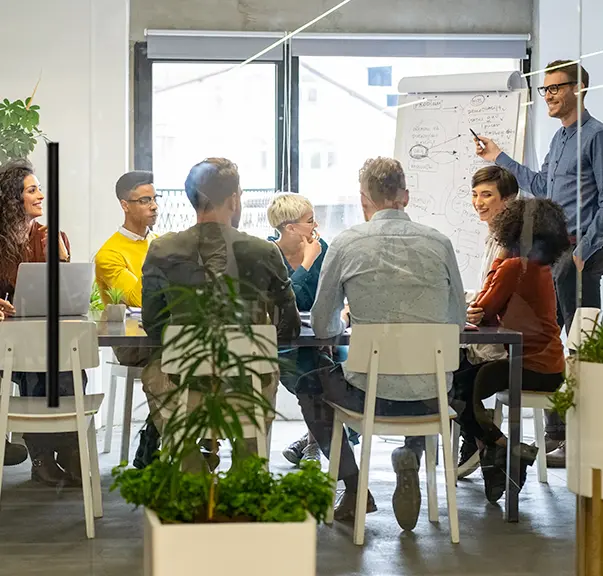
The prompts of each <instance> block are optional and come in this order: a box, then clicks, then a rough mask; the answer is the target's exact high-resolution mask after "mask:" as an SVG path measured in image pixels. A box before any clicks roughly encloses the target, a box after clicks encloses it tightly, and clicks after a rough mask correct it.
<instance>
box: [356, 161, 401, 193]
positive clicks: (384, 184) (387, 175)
mask: <svg viewBox="0 0 603 576" xmlns="http://www.w3.org/2000/svg"><path fill="white" fill-rule="evenodd" d="M359 176H360V178H359V180H360V184H362V185H363V186H365V187H366V189H367V190H368V191H369V193H370V195H371V198H372V200H374V201H375V202H380V201H381V202H382V201H383V200H395V199H396V198H397V196H398V193H399V192H400V191H401V190H406V177H405V176H404V170H403V169H402V164H400V162H398V160H395V159H394V158H384V157H382V156H379V157H378V158H369V159H368V160H367V161H366V162H365V163H364V166H363V167H362V168H361V169H360V174H359Z"/></svg>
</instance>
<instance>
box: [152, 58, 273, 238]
mask: <svg viewBox="0 0 603 576" xmlns="http://www.w3.org/2000/svg"><path fill="white" fill-rule="evenodd" d="M207 157H224V158H228V159H230V160H232V161H233V162H235V163H236V164H237V165H238V167H239V172H240V174H241V186H242V188H243V190H244V191H245V193H244V194H243V203H244V206H243V212H244V217H243V220H242V222H241V228H242V229H244V230H245V231H247V232H249V233H252V234H256V235H259V236H267V235H268V234H269V233H270V232H271V230H270V228H269V226H268V222H267V220H266V218H265V207H266V206H267V202H268V199H269V198H270V196H271V195H272V194H273V193H274V190H275V187H276V65H275V64H272V63H253V64H251V65H248V66H245V67H243V68H237V67H236V64H235V65H233V64H232V63H208V62H197V63H190V62H176V63H171V62H170V63H156V64H154V65H153V171H154V173H155V183H156V186H157V189H158V191H159V193H160V194H162V196H163V198H162V202H161V206H160V210H161V214H160V217H159V221H158V224H157V232H159V233H163V232H166V231H175V230H184V229H186V228H187V227H189V226H190V225H191V224H193V223H194V221H195V217H194V212H193V209H192V207H191V206H190V203H189V201H188V199H187V198H186V195H185V193H184V180H185V179H186V175H187V174H188V172H189V170H190V169H191V167H192V166H193V165H195V164H197V163H198V162H200V161H201V160H203V159H204V158H207ZM248 208H249V209H248Z"/></svg>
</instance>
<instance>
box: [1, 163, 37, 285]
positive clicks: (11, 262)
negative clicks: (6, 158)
mask: <svg viewBox="0 0 603 576" xmlns="http://www.w3.org/2000/svg"><path fill="white" fill-rule="evenodd" d="M32 174H34V170H33V166H32V165H31V163H30V162H29V161H27V160H24V159H22V160H12V161H10V162H7V163H6V164H3V165H2V166H0V280H5V281H10V280H11V279H12V280H14V277H15V275H16V272H17V268H18V267H19V264H21V262H23V260H24V258H25V254H26V252H27V247H28V227H27V218H26V215H25V208H24V205H23V181H24V180H25V178H27V176H30V175H32Z"/></svg>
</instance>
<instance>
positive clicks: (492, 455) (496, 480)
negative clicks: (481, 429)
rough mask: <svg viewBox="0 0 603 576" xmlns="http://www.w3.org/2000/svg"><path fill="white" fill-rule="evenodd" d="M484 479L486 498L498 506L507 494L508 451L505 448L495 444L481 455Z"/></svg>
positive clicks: (486, 448)
mask: <svg viewBox="0 0 603 576" xmlns="http://www.w3.org/2000/svg"><path fill="white" fill-rule="evenodd" d="M479 460H480V465H481V467H482V476H483V477H484V490H485V492H486V498H487V499H488V502H490V503H491V504H496V502H498V501H499V500H500V499H501V498H502V495H503V494H504V493H505V489H506V487H507V478H506V473H505V469H506V467H507V449H506V447H504V446H498V445H497V444H493V445H490V446H486V447H485V448H484V449H483V450H482V451H481V453H480V455H479Z"/></svg>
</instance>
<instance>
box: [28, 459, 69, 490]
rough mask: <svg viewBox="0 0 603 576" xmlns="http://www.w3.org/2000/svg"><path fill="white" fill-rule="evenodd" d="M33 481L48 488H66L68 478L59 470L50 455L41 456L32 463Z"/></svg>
mask: <svg viewBox="0 0 603 576" xmlns="http://www.w3.org/2000/svg"><path fill="white" fill-rule="evenodd" d="M31 479H32V480H33V481H34V482H39V483H40V484H46V486H65V485H67V482H68V476H67V474H65V472H63V470H61V469H60V468H59V466H58V465H57V463H56V462H55V460H54V458H52V457H51V456H50V455H44V456H40V458H35V459H34V460H32V461H31Z"/></svg>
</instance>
